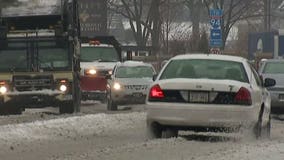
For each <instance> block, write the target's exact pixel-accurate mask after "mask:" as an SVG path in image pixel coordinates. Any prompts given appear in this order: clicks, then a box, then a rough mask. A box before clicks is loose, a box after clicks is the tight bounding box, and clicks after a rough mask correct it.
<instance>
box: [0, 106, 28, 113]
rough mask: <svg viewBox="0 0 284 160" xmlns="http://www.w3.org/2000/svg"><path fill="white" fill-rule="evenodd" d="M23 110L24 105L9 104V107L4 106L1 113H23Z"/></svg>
mask: <svg viewBox="0 0 284 160" xmlns="http://www.w3.org/2000/svg"><path fill="white" fill-rule="evenodd" d="M22 112H23V108H22V107H11V106H7V107H3V108H2V109H1V110H0V115H21V114H22Z"/></svg>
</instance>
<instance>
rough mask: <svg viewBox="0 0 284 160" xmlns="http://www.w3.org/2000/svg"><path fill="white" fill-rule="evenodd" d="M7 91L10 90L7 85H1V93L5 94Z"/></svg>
mask: <svg viewBox="0 0 284 160" xmlns="http://www.w3.org/2000/svg"><path fill="white" fill-rule="evenodd" d="M7 91H8V89H7V87H5V86H1V87H0V93H1V94H5V93H7Z"/></svg>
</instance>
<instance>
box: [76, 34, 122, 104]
mask: <svg viewBox="0 0 284 160" xmlns="http://www.w3.org/2000/svg"><path fill="white" fill-rule="evenodd" d="M114 42H115V40H114V38H113V37H104V38H102V37H101V38H94V39H92V40H89V42H88V43H82V44H81V51H80V63H81V78H80V86H81V91H82V100H98V101H102V102H105V101H106V85H107V80H106V76H107V75H109V74H112V70H113V68H114V66H115V65H116V63H117V62H120V61H121V60H122V59H121V51H120V49H119V48H120V47H119V45H118V43H117V42H116V43H114Z"/></svg>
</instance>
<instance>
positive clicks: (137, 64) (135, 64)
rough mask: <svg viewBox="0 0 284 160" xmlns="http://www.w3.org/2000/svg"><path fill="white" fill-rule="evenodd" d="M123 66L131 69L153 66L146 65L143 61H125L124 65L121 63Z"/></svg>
mask: <svg viewBox="0 0 284 160" xmlns="http://www.w3.org/2000/svg"><path fill="white" fill-rule="evenodd" d="M120 65H121V66H129V67H132V66H152V65H151V64H149V63H145V62H143V61H125V62H123V63H120Z"/></svg>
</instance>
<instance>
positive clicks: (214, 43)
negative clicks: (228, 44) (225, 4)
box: [209, 9, 223, 47]
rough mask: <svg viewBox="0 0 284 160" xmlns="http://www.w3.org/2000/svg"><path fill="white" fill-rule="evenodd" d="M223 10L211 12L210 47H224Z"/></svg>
mask: <svg viewBox="0 0 284 160" xmlns="http://www.w3.org/2000/svg"><path fill="white" fill-rule="evenodd" d="M222 15H223V10H221V9H211V10H210V25H211V32H210V44H209V45H210V47H222V45H223V41H222V31H221V20H222Z"/></svg>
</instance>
